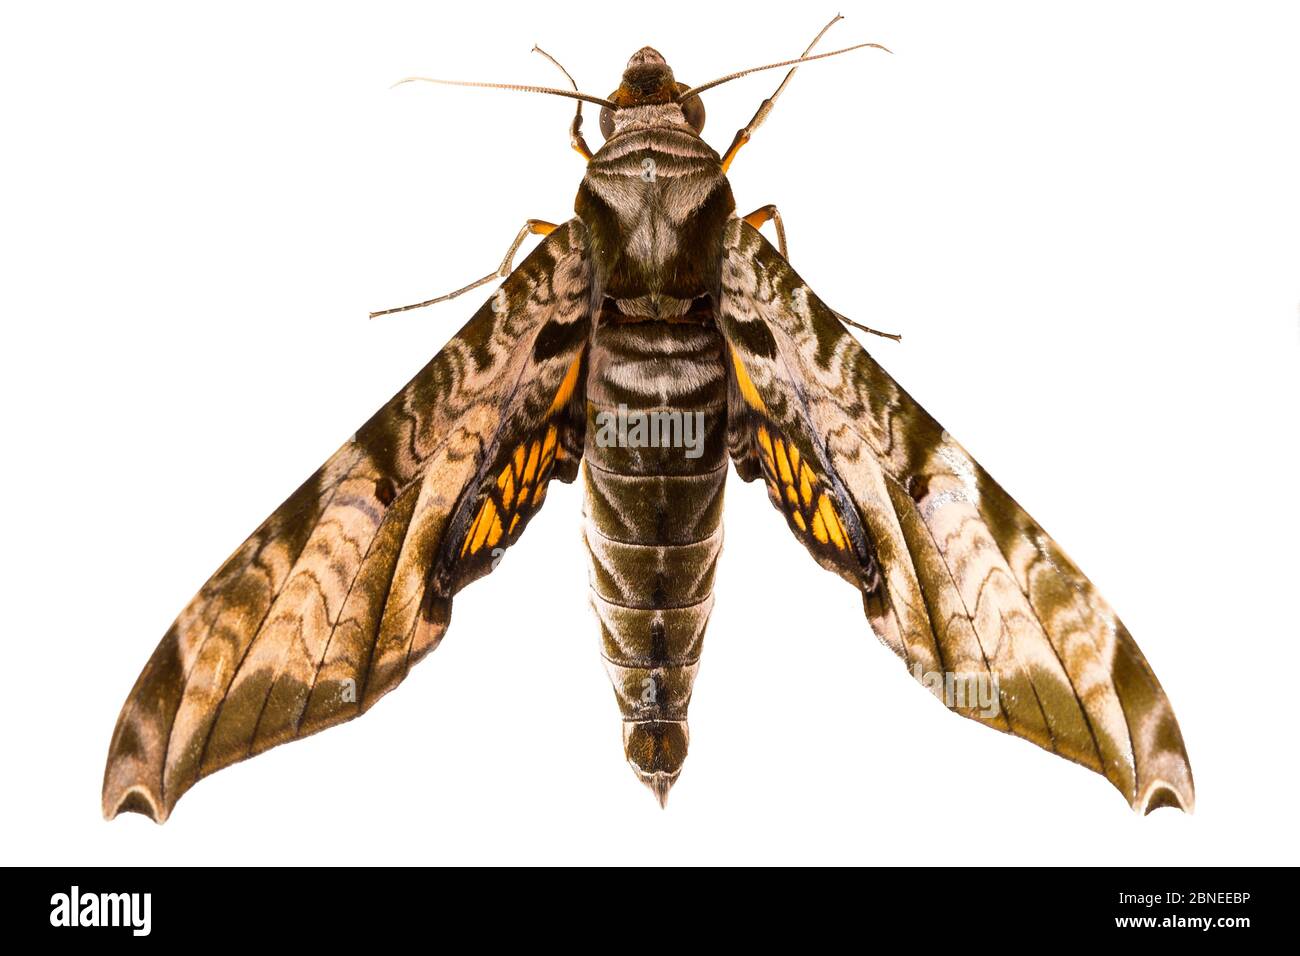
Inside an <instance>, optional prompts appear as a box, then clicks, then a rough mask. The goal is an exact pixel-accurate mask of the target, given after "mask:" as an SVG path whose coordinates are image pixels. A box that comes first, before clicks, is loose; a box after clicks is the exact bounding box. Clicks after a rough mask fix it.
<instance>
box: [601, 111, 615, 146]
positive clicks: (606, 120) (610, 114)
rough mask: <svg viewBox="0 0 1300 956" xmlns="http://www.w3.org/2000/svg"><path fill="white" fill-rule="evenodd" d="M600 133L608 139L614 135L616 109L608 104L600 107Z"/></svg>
mask: <svg viewBox="0 0 1300 956" xmlns="http://www.w3.org/2000/svg"><path fill="white" fill-rule="evenodd" d="M600 135H601V136H603V137H605V138H606V139H609V138H610V137H611V136H613V135H614V111H613V110H612V109H610V108H609V107H608V106H602V107H601V108H600Z"/></svg>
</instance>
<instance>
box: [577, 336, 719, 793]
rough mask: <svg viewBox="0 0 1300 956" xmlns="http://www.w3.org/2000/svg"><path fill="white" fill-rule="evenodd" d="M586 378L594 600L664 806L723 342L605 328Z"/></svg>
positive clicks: (587, 530) (702, 549)
mask: <svg viewBox="0 0 1300 956" xmlns="http://www.w3.org/2000/svg"><path fill="white" fill-rule="evenodd" d="M589 369H590V370H589V372H588V378H587V437H586V450H585V454H584V467H583V473H584V482H583V483H584V487H585V505H584V522H583V528H584V536H585V538H586V541H587V548H588V551H589V553H590V555H591V603H592V607H593V608H594V609H595V611H596V615H597V617H598V618H599V620H600V628H601V639H602V642H603V653H604V657H605V662H606V668H607V670H608V671H609V675H610V679H611V680H612V681H613V683H614V690H615V693H616V695H617V697H618V704H619V708H620V709H621V710H622V713H623V746H624V751H625V753H626V754H627V758H628V761H629V762H630V763H631V764H632V767H633V769H634V770H635V771H636V773H637V775H638V776H639V777H640V778H641V779H642V781H644V782H645V783H646V784H647V785H648V786H649V787H650V788H651V789H652V790H654V791H655V793H656V795H657V796H658V797H659V799H660V802H663V801H664V800H665V799H666V797H667V794H668V789H669V788H670V787H671V786H672V784H673V783H674V782H675V781H676V779H677V776H678V774H679V773H680V772H681V768H682V761H683V760H684V759H685V757H686V748H687V739H688V738H687V727H686V709H687V705H688V704H689V703H690V696H691V686H692V684H693V682H694V680H695V673H696V669H697V668H698V665H699V656H700V646H701V643H702V641H703V637H704V628H705V625H706V624H707V623H708V618H709V611H710V610H711V608H712V604H713V572H714V568H715V567H716V564H717V559H718V552H719V550H720V549H721V546H722V489H723V484H724V482H725V479H726V474H727V471H726V469H727V449H726V375H725V371H724V366H723V364H722V341H721V339H720V338H719V336H718V334H717V332H716V331H715V330H714V329H713V327H712V326H711V325H702V324H694V323H687V322H672V323H670V322H665V321H657V320H649V321H640V322H613V323H606V324H604V325H602V326H601V327H600V328H598V329H597V331H596V333H595V335H594V337H593V342H592V349H591V361H590V366H589Z"/></svg>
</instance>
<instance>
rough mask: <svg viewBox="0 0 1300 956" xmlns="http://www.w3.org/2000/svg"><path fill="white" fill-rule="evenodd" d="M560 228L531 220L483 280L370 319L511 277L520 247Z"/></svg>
mask: <svg viewBox="0 0 1300 956" xmlns="http://www.w3.org/2000/svg"><path fill="white" fill-rule="evenodd" d="M558 228H559V226H557V225H556V224H555V223H553V222H547V221H546V220H545V219H529V220H528V221H527V222H525V223H524V226H523V228H522V229H520V230H519V235H517V236H515V241H514V242H512V243H510V248H509V249H508V250H507V251H506V256H505V258H504V259H502V260H501V265H500V266H498V267H497V269H496V271H495V272H489V273H488V274H487V275H485V276H484V277H483V278H481V279H476V280H475V281H473V282H471V283H470V284H469V285H467V286H463V287H461V288H459V289H457V290H456V291H455V292H448V293H447V294H446V295H440V296H438V297H437V298H436V299H425V300H424V301H423V302H414V303H412V304H411V305H399V306H397V307H396V308H393V309H381V310H380V311H378V312H371V313H370V317H371V318H372V319H375V318H378V317H379V316H381V315H392V314H393V313H394V312H409V311H411V310H412V309H423V308H424V307H425V306H426V305H437V304H438V303H439V302H446V301H448V300H449V299H454V298H456V296H458V295H464V294H465V293H466V292H470V291H472V290H473V289H477V288H478V287H479V286H481V285H487V284H488V283H489V282H491V281H492V280H493V279H504V278H505V277H506V276H508V275H510V273H511V271H512V270H513V269H514V262H515V253H517V252H518V251H519V247H520V246H521V245H523V243H524V240H525V239H527V238H528V237H529V236H530V235H533V236H549V235H550V234H551V233H553V232H554V231H555V230H556V229H558Z"/></svg>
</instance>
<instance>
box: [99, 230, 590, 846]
mask: <svg viewBox="0 0 1300 956" xmlns="http://www.w3.org/2000/svg"><path fill="white" fill-rule="evenodd" d="M589 301H590V280H589V269H588V259H587V253H586V249H585V234H584V231H583V229H582V226H581V223H579V222H578V221H577V220H573V221H571V222H570V223H568V224H566V225H565V226H561V227H560V228H559V229H557V230H556V231H555V232H553V233H552V234H551V235H550V236H548V237H547V238H546V239H545V240H544V241H543V242H542V243H541V244H540V245H539V246H538V247H537V249H536V250H534V252H533V253H532V254H531V255H530V256H528V258H527V259H526V260H525V261H524V262H523V263H521V264H520V266H519V268H518V269H516V270H515V272H514V273H512V274H511V275H510V277H509V278H507V279H506V280H505V282H504V283H503V285H502V286H501V289H500V290H499V292H498V293H497V294H495V295H494V296H493V298H492V299H491V300H489V301H488V302H487V303H485V304H484V306H483V307H482V308H480V309H479V310H478V312H476V313H475V315H474V316H473V318H471V319H470V320H469V322H468V323H467V324H466V325H465V327H464V328H462V329H461V330H460V332H459V333H458V334H457V335H456V336H455V337H454V338H453V339H452V340H451V341H450V342H449V343H448V344H447V346H446V347H445V348H444V349H443V350H442V351H441V352H439V353H438V355H437V356H435V357H434V359H433V360H432V361H431V362H429V364H428V365H426V366H425V367H424V368H423V369H422V370H421V371H420V372H419V373H418V374H417V375H416V376H415V378H413V379H412V380H411V381H410V383H409V384H407V386H406V387H405V388H403V389H402V390H401V391H400V392H399V393H398V394H397V395H396V396H394V397H393V399H392V400H391V401H389V402H388V404H387V405H385V406H384V407H383V408H381V409H380V410H379V411H378V412H377V413H376V414H375V416H374V417H373V418H371V419H370V420H369V421H368V422H367V423H366V424H365V425H363V426H362V427H361V428H360V429H359V430H358V431H357V433H356V435H355V436H354V437H353V439H352V440H351V441H349V442H348V443H347V444H345V445H344V446H343V447H342V448H340V449H339V450H338V451H337V452H336V453H335V454H334V455H333V456H332V457H331V458H330V459H329V461H327V462H326V463H325V464H324V465H323V466H322V467H321V468H320V470H318V471H317V472H316V474H314V475H313V476H312V477H311V478H309V479H308V480H307V481H306V482H305V483H304V484H303V485H302V487H300V488H299V489H298V490H297V491H295V492H294V493H293V494H292V495H291V496H290V497H289V499H288V500H287V501H286V502H285V503H284V504H283V505H281V506H280V507H279V508H278V509H276V511H275V512H274V513H273V514H272V515H271V516H270V517H269V518H268V519H267V520H266V521H265V522H264V523H263V524H262V526H261V527H260V528H258V529H257V531H255V532H254V533H253V534H252V536H251V537H250V538H249V539H248V540H247V541H245V542H244V544H243V545H241V546H240V548H239V549H238V550H237V551H236V552H235V553H234V555H232V556H231V557H230V559H229V560H228V561H226V563H225V564H224V565H223V566H222V567H221V569H220V570H218V571H217V573H216V574H214V575H213V576H212V578H211V579H210V580H209V581H208V582H207V583H206V584H205V585H204V586H203V588H202V589H201V590H200V591H199V593H198V594H197V595H196V596H195V597H194V599H193V600H192V601H191V602H190V604H189V605H188V606H187V607H186V608H185V610H184V611H182V612H181V614H180V616H179V617H178V618H177V619H176V622H175V623H174V624H173V625H172V627H171V629H170V630H169V631H168V632H167V634H166V635H165V636H164V637H163V639H162V642H161V643H160V644H159V645H158V648H157V650H155V651H154V654H153V656H152V657H151V658H150V660H149V662H148V664H147V665H146V666H145V669H144V671H143V672H142V673H141V675H140V677H139V679H138V680H137V681H136V684H135V687H134V688H133V689H132V691H131V694H130V696H129V697H128V698H127V701H126V704H125V705H124V706H123V708H122V713H121V716H120V717H119V718H118V723H117V728H116V730H115V731H114V733H113V739H112V743H111V745H110V748H109V756H108V764H107V767H106V769H105V773H104V793H103V805H104V813H105V815H106V816H108V817H113V816H115V815H116V814H117V813H118V812H120V811H122V810H133V811H137V812H140V813H145V814H147V815H149V816H151V817H152V818H154V819H155V820H158V821H159V822H161V821H162V820H165V819H166V817H167V816H168V814H169V813H170V812H171V809H172V807H173V806H174V805H175V803H176V801H177V800H178V799H179V798H180V796H181V795H182V794H183V793H184V792H185V791H186V790H187V789H189V787H191V786H192V785H193V784H194V783H195V782H196V781H197V780H198V779H199V778H201V777H203V776H205V775H207V774H209V773H212V772H213V771H215V770H219V769H221V768H222V767H225V766H227V765H229V764H231V763H234V762H236V761H238V760H242V759H244V758H245V757H248V756H251V755H253V754H256V753H260V752H261V751H263V750H266V749H267V748H269V747H272V746H275V745H276V744H279V743H284V742H286V741H289V740H294V739H296V738H298V737H302V736H305V735H306V734H310V733H314V732H315V731H317V730H322V729H324V728H326V727H329V726H332V725H334V724H337V723H340V722H342V721H345V720H348V719H350V718H352V717H355V716H357V715H359V714H361V713H363V712H364V711H366V710H367V709H369V707H370V706H371V705H372V704H374V702H375V701H376V700H378V699H379V698H380V697H381V696H382V695H383V694H384V693H386V692H387V691H389V690H391V689H392V688H393V687H394V686H396V685H397V684H398V683H399V682H400V681H401V680H402V679H403V678H404V677H405V676H406V673H407V671H408V670H409V668H410V666H411V665H412V664H413V663H415V662H416V661H417V660H419V659H420V658H421V657H422V656H424V655H425V654H426V653H428V652H429V651H430V650H432V649H433V648H434V647H435V646H436V645H437V643H438V641H439V640H440V639H441V637H442V635H443V632H444V631H445V630H446V627H447V621H448V618H449V615H450V611H451V597H452V595H453V594H454V593H455V592H456V591H457V590H459V588H460V587H462V586H463V585H464V584H466V583H467V582H468V581H470V580H472V579H474V578H476V577H479V576H481V575H483V574H486V573H488V572H489V571H490V570H491V568H492V567H493V566H494V565H495V563H496V558H497V557H499V556H500V554H501V553H502V549H504V548H505V547H508V546H509V545H510V544H511V543H513V542H514V541H515V540H516V539H517V538H518V536H519V535H520V534H521V533H522V531H523V528H524V526H525V525H526V524H527V522H528V520H529V518H530V517H531V516H532V514H533V513H534V512H535V511H536V509H537V507H538V506H539V505H540V504H541V501H542V497H543V495H544V494H545V488H546V483H547V482H548V481H549V480H550V479H551V478H559V479H560V480H562V481H572V480H573V479H574V477H575V476H576V473H577V462H578V459H579V457H580V456H581V453H582V439H583V429H584V427H585V425H584V417H583V409H582V395H583V391H584V375H585V355H586V345H587V342H588V339H589V333H590V325H591V322H590V306H589Z"/></svg>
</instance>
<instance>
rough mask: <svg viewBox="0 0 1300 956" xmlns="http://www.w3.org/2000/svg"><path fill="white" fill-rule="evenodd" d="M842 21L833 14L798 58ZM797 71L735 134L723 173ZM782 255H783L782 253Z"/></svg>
mask: <svg viewBox="0 0 1300 956" xmlns="http://www.w3.org/2000/svg"><path fill="white" fill-rule="evenodd" d="M843 19H844V17H842V16H840V15H839V14H838V13H837V14H835V18H834V19H833V20H831V22H830V23H828V24H826V26H824V27H822V29H821V32H820V33H818V34H817V35H816V36H815V37H813V41H812V43H809V44H808V49H806V50H804V51H803V53H801V54H799V55H800V57H805V56H807V55H808V54H809V53H811V52H812V48H813V47H815V46H816V45H817V42H818V41H819V40H820V39H821V38H822V37H824V36H825V35H826V31H827V30H829V29H830V28H831V27H833V26H835V24H836V23H838V22H839V21H840V20H843ZM797 69H799V67H797V66H795V67H791V68H790V72H789V73H787V74H786V75H785V79H784V80H782V81H781V85H780V86H778V87H777V88H776V92H775V93H773V94H772V95H771V96H769V97H768V98H767V99H765V100H763V102H762V103H760V104H759V106H758V112H757V113H755V114H754V118H753V119H751V120H750V121H749V122H748V123H746V124H745V125H744V126H743V127H741V129H740V130H739V131H738V132H737V133H736V138H735V139H733V140H732V141H731V145H730V146H728V147H727V151H726V152H725V153H723V155H722V171H723V172H724V173H725V172H726V171H727V168H728V167H729V166H730V165H731V161H732V160H733V159H735V158H736V154H737V153H738V152H740V147H742V146H744V145H745V144H746V143H748V142H749V141H750V139H752V138H753V136H754V133H755V131H757V129H758V128H759V127H760V126H762V125H763V121H764V120H766V119H767V114H768V113H770V112H772V107H773V106H775V105H776V98H777V97H778V96H780V95H781V92H782V91H783V90H784V89H785V85H786V84H787V83H789V82H790V77H792V76H794V71H795V70H797ZM782 255H785V253H784V252H783V253H782Z"/></svg>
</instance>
